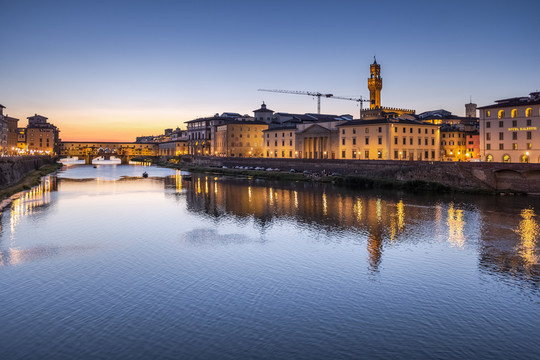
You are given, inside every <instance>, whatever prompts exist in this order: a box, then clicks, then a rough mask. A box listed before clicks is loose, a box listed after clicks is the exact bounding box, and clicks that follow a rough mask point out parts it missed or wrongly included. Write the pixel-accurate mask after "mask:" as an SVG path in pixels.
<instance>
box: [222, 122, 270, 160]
mask: <svg viewBox="0 0 540 360" xmlns="http://www.w3.org/2000/svg"><path fill="white" fill-rule="evenodd" d="M267 128H268V124H267V123H265V122H262V121H235V122H230V123H228V124H224V125H219V126H218V127H217V128H216V136H215V139H214V144H215V150H214V155H215V156H232V157H264V139H263V131H264V130H266V129H267Z"/></svg>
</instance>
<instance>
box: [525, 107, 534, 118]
mask: <svg viewBox="0 0 540 360" xmlns="http://www.w3.org/2000/svg"><path fill="white" fill-rule="evenodd" d="M525 116H526V117H531V116H532V109H531V108H528V109H527V110H525Z"/></svg>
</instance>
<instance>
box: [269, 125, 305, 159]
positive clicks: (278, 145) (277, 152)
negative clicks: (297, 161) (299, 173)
mask: <svg viewBox="0 0 540 360" xmlns="http://www.w3.org/2000/svg"><path fill="white" fill-rule="evenodd" d="M263 136H264V143H263V145H264V150H263V154H264V157H268V158H288V159H291V158H296V157H298V153H297V151H296V126H294V125H282V126H274V127H271V128H268V129H267V130H264V131H263Z"/></svg>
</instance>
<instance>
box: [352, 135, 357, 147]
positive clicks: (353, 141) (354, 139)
mask: <svg viewBox="0 0 540 360" xmlns="http://www.w3.org/2000/svg"><path fill="white" fill-rule="evenodd" d="M352 144H353V145H356V138H355V137H354V138H352Z"/></svg>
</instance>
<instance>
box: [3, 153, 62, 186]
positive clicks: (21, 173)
mask: <svg viewBox="0 0 540 360" xmlns="http://www.w3.org/2000/svg"><path fill="white" fill-rule="evenodd" d="M54 162H55V161H54V159H53V158H50V157H45V156H43V157H41V156H31V157H30V156H24V157H0V188H6V187H8V186H11V185H13V184H16V183H17V182H19V181H21V180H22V179H23V178H24V177H25V176H26V175H28V174H29V173H31V172H32V171H34V170H37V169H39V168H40V167H41V166H43V165H45V164H53V163H54Z"/></svg>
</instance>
